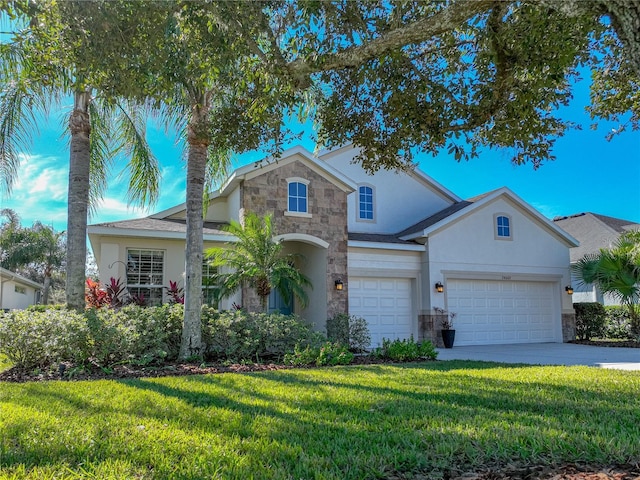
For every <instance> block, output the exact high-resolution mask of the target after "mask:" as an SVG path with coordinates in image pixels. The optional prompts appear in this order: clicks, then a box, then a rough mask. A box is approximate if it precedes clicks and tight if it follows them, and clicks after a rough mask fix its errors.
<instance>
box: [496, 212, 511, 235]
mask: <svg viewBox="0 0 640 480" xmlns="http://www.w3.org/2000/svg"><path fill="white" fill-rule="evenodd" d="M511 228H512V225H511V217H509V216H507V215H496V238H499V239H503V240H507V239H510V238H511Z"/></svg>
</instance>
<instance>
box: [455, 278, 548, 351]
mask: <svg viewBox="0 0 640 480" xmlns="http://www.w3.org/2000/svg"><path fill="white" fill-rule="evenodd" d="M553 288H554V284H553V283H551V282H525V281H496V280H456V279H449V280H448V281H447V303H448V305H447V306H448V309H449V311H450V312H456V313H457V314H458V316H457V318H456V320H455V329H456V345H482V344H500V343H516V342H518V343H529V342H553V341H556V338H555V328H554V318H555V316H554V314H553V312H554V296H553Z"/></svg>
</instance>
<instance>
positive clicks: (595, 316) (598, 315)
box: [573, 302, 606, 340]
mask: <svg viewBox="0 0 640 480" xmlns="http://www.w3.org/2000/svg"><path fill="white" fill-rule="evenodd" d="M573 309H574V310H575V312H576V336H577V337H578V340H591V339H592V338H594V337H601V336H603V334H604V325H605V315H606V314H605V310H604V306H603V305H602V304H600V303H596V302H582V303H574V304H573Z"/></svg>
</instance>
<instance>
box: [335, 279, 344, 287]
mask: <svg viewBox="0 0 640 480" xmlns="http://www.w3.org/2000/svg"><path fill="white" fill-rule="evenodd" d="M343 288H344V283H342V280H340V279H338V280H336V290H342V289H343Z"/></svg>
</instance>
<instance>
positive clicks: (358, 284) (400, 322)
mask: <svg viewBox="0 0 640 480" xmlns="http://www.w3.org/2000/svg"><path fill="white" fill-rule="evenodd" d="M555 290H557V284H555V283H553V282H537V281H511V280H504V281H499V280H478V279H468V280H463V279H448V280H447V282H446V290H445V293H444V294H445V295H446V300H447V309H448V310H449V312H455V313H456V314H457V316H456V318H455V321H454V328H455V330H456V340H455V345H458V346H463V345H492V344H509V343H543V342H557V341H560V339H559V338H558V335H559V333H558V331H557V328H556V325H557V324H558V322H559V319H558V318H557V315H558V314H557V312H559V306H558V305H557V302H559V300H558V299H557V296H556V295H557V294H556V295H554V291H555ZM413 294H414V293H413V289H412V280H411V279H407V278H383V277H349V313H351V314H352V315H357V316H360V317H363V318H365V319H366V320H367V323H368V324H369V330H370V333H371V345H372V346H374V347H375V346H378V345H380V344H381V343H382V339H383V338H388V339H392V340H393V339H396V338H400V339H403V338H409V336H410V335H411V334H412V333H414V325H417V316H416V314H415V313H414V309H413V303H412V297H413Z"/></svg>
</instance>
